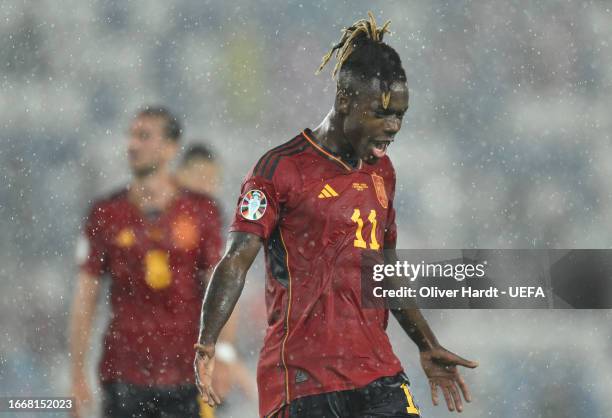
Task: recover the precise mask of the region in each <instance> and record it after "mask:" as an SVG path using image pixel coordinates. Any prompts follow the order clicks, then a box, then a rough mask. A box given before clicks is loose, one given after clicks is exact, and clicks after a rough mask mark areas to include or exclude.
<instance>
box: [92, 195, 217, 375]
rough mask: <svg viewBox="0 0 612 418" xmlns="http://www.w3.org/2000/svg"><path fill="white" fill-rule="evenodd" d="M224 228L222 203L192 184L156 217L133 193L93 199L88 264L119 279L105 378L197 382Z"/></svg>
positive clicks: (113, 282)
mask: <svg viewBox="0 0 612 418" xmlns="http://www.w3.org/2000/svg"><path fill="white" fill-rule="evenodd" d="M220 228H221V219H220V216H219V210H218V208H217V206H216V204H215V203H214V201H213V200H211V199H210V198H208V197H206V196H204V195H200V194H197V193H194V192H189V191H185V190H183V191H180V192H179V194H178V196H177V197H176V198H175V199H174V201H173V202H172V203H171V204H170V206H169V207H168V208H167V209H166V210H164V211H163V212H161V213H159V214H157V215H156V216H148V217H147V216H145V215H143V214H142V213H141V211H140V210H139V209H138V208H137V207H136V206H135V205H134V204H133V203H131V202H130V201H129V200H128V194H127V191H121V192H119V193H117V194H115V195H113V196H111V197H110V198H107V199H102V200H99V201H97V202H96V203H95V204H94V205H93V208H92V210H91V213H90V215H89V218H88V219H87V223H86V226H85V235H86V240H87V244H88V247H89V249H88V255H87V258H86V259H85V261H84V263H83V264H82V266H81V268H82V269H83V270H84V271H86V272H87V273H89V274H91V275H93V276H96V277H98V276H101V275H104V274H108V275H109V276H110V277H111V287H110V300H111V303H112V307H111V308H112V317H111V321H110V325H109V327H108V330H107V332H106V337H105V341H104V350H103V356H102V361H101V363H100V376H101V379H102V381H122V382H127V383H132V384H137V385H152V386H170V385H180V384H185V383H191V382H193V378H194V373H193V342H194V341H197V338H198V323H199V317H200V308H201V304H202V296H203V286H202V274H203V272H204V271H205V270H206V269H209V268H210V267H212V266H214V265H215V263H216V262H217V261H218V258H219V254H220V251H221V237H220Z"/></svg>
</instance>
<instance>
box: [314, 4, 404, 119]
mask: <svg viewBox="0 0 612 418" xmlns="http://www.w3.org/2000/svg"><path fill="white" fill-rule="evenodd" d="M390 23H391V21H390V20H388V21H387V22H385V24H384V25H383V26H382V27H378V26H377V24H376V19H375V18H374V15H373V14H372V12H368V19H361V20H358V21H357V22H355V23H354V24H353V25H352V26H350V27H349V28H345V29H343V30H342V38H341V39H340V42H338V43H337V44H336V45H334V47H333V48H332V49H331V50H330V51H329V52H328V53H327V54H325V56H324V57H323V60H322V62H321V65H320V66H319V68H318V69H317V72H316V73H317V74H319V73H320V72H321V70H322V69H323V67H325V65H326V64H327V63H328V62H329V61H330V59H331V58H332V56H333V55H334V53H335V54H336V65H335V66H334V69H333V70H332V78H336V76H337V75H338V74H339V73H340V72H341V70H342V69H343V68H347V67H350V70H349V71H356V72H357V73H358V75H359V76H360V77H361V78H362V79H366V78H367V79H369V78H374V77H377V78H379V79H380V81H381V89H382V90H383V92H382V100H381V101H382V105H383V108H385V109H386V108H387V107H388V106H389V102H390V100H391V92H390V91H389V86H390V82H391V81H394V80H395V79H397V80H402V81H405V80H406V74H405V73H404V70H403V69H402V68H401V60H400V59H399V56H398V55H397V52H395V50H393V48H391V47H390V46H388V45H387V44H385V43H384V42H383V36H384V35H385V33H389V29H388V28H389V24H390ZM363 50H365V51H363ZM356 51H359V52H360V53H359V54H357V52H356ZM355 55H359V56H358V57H356V56H355Z"/></svg>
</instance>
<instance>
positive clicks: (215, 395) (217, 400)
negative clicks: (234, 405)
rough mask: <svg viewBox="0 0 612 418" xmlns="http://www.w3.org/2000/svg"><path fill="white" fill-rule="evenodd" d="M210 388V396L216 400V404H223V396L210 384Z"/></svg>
mask: <svg viewBox="0 0 612 418" xmlns="http://www.w3.org/2000/svg"><path fill="white" fill-rule="evenodd" d="M209 389H210V396H211V398H212V400H213V401H214V402H215V404H217V405H221V398H220V397H219V396H218V395H217V394H216V393H215V391H214V390H213V388H212V386H209ZM211 406H214V405H211Z"/></svg>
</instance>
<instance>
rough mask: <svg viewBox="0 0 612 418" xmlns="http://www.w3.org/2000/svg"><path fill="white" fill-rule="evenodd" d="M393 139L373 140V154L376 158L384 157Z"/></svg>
mask: <svg viewBox="0 0 612 418" xmlns="http://www.w3.org/2000/svg"><path fill="white" fill-rule="evenodd" d="M389 144H391V141H372V154H373V155H374V156H375V157H376V158H382V157H384V156H385V154H386V153H387V148H388V147H389Z"/></svg>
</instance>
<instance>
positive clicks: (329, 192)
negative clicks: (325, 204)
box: [319, 184, 338, 199]
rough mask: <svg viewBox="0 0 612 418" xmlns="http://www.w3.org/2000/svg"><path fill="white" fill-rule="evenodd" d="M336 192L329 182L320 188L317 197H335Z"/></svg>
mask: <svg viewBox="0 0 612 418" xmlns="http://www.w3.org/2000/svg"><path fill="white" fill-rule="evenodd" d="M337 196H338V193H336V191H335V190H334V189H332V187H331V186H330V185H329V184H326V185H325V187H323V190H321V193H319V199H328V198H330V197H337Z"/></svg>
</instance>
